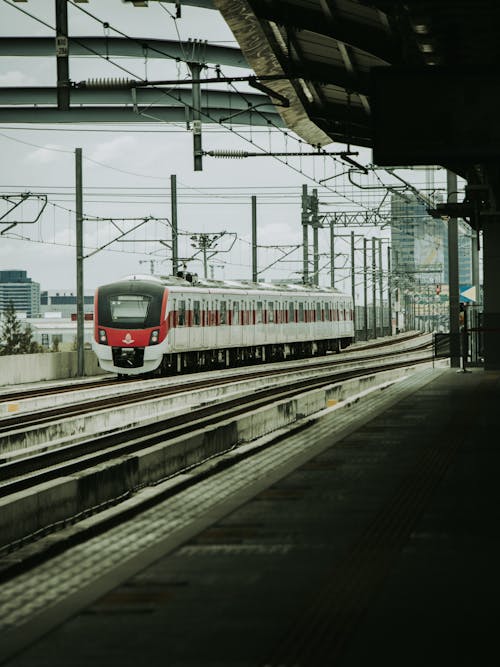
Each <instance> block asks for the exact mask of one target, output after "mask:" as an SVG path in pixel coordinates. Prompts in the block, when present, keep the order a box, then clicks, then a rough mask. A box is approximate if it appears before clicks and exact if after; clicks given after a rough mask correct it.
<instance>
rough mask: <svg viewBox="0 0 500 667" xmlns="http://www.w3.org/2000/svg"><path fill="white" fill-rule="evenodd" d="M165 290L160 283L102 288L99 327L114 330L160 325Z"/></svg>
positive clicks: (99, 304) (99, 305) (99, 301)
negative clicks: (158, 284)
mask: <svg viewBox="0 0 500 667" xmlns="http://www.w3.org/2000/svg"><path fill="white" fill-rule="evenodd" d="M162 297H163V289H162V288H161V286H157V285H147V286H144V285H141V284H140V282H139V281H137V283H133V284H132V285H127V288H126V289H124V288H123V287H121V288H120V286H118V285H114V286H106V287H102V288H101V290H100V294H99V299H98V314H99V326H102V327H111V328H113V329H147V328H150V327H157V326H159V324H160V315H161V304H162Z"/></svg>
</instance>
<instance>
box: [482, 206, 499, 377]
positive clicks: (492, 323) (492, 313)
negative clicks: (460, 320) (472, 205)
mask: <svg viewBox="0 0 500 667" xmlns="http://www.w3.org/2000/svg"><path fill="white" fill-rule="evenodd" d="M482 226H483V273H484V278H483V280H484V325H483V326H484V334H483V341H484V369H485V370H488V371H489V370H500V290H499V289H498V285H500V221H499V220H498V218H497V219H495V218H493V219H491V218H488V217H487V216H484V217H483V219H482Z"/></svg>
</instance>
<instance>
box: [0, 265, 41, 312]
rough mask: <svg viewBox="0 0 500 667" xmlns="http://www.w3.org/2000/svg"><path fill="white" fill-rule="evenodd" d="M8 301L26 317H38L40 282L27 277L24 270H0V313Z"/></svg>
mask: <svg viewBox="0 0 500 667" xmlns="http://www.w3.org/2000/svg"><path fill="white" fill-rule="evenodd" d="M10 302H12V303H13V304H14V308H15V310H16V312H19V313H22V314H23V315H24V316H26V317H38V316H39V315H40V284H39V283H36V282H34V281H33V280H32V279H31V278H28V275H27V272H26V271H22V270H18V269H13V270H9V271H0V313H2V312H3V311H5V310H6V308H7V307H8V305H9V303H10Z"/></svg>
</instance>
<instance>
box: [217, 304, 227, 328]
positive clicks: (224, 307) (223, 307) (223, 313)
mask: <svg viewBox="0 0 500 667" xmlns="http://www.w3.org/2000/svg"><path fill="white" fill-rule="evenodd" d="M219 314H220V323H221V324H227V303H226V301H221V302H220V306H219Z"/></svg>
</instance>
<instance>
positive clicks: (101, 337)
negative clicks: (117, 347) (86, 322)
mask: <svg viewBox="0 0 500 667" xmlns="http://www.w3.org/2000/svg"><path fill="white" fill-rule="evenodd" d="M99 343H101V345H107V344H108V337H107V336H106V332H105V331H104V329H99Z"/></svg>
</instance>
